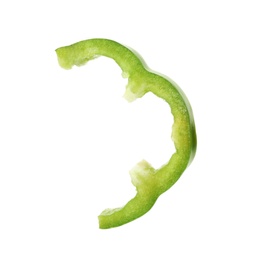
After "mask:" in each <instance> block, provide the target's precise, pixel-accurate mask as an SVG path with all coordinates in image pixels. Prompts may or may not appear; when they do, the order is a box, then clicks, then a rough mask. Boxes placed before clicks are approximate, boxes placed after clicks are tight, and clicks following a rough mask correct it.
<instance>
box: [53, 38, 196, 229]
mask: <svg viewBox="0 0 265 260" xmlns="http://www.w3.org/2000/svg"><path fill="white" fill-rule="evenodd" d="M56 53H57V57H58V62H59V64H60V66H61V67H62V68H64V69H71V68H72V66H73V65H76V66H81V65H84V64H85V63H86V62H88V61H89V60H92V59H94V58H96V57H98V56H106V57H109V58H112V59H113V60H115V61H116V63H117V64H118V65H119V66H120V68H121V69H122V72H123V76H124V77H127V78H128V84H127V86H126V92H125V98H126V99H127V100H128V101H133V100H134V99H136V98H140V97H142V96H143V95H145V94H146V93H147V92H152V93H153V94H155V95H156V96H157V97H159V98H162V99H164V100H165V101H166V102H167V103H168V104H169V106H170V109H171V113H172V115H173V126H172V140H173V142H174V145H175V149H176V151H175V152H174V153H173V155H172V156H171V158H170V159H169V161H168V162H167V164H165V165H163V166H162V167H161V168H159V169H154V168H153V167H152V166H151V165H150V164H149V163H148V162H146V161H141V162H140V163H138V164H137V165H136V166H135V167H134V168H133V169H132V170H131V171H130V175H131V180H132V183H133V185H134V186H135V187H136V191H137V193H136V195H135V197H134V198H132V199H131V200H130V201H129V202H128V203H127V204H126V205H125V206H123V207H121V208H116V209H106V210H104V211H103V212H102V213H101V214H100V215H99V216H98V219H99V227H100V228H101V229H107V228H113V227H118V226H121V225H123V224H126V223H128V222H130V221H133V220H135V219H137V218H139V217H141V216H142V215H144V214H145V213H146V212H148V211H149V210H150V209H151V208H152V206H153V205H154V203H155V202H156V200H157V198H158V197H159V196H160V195H161V194H162V193H164V192H165V191H167V190H168V189H169V188H170V187H171V186H172V185H173V184H175V182H176V181H177V180H178V179H179V177H180V176H181V174H182V173H183V172H184V170H185V169H186V168H187V167H188V165H189V164H190V163H191V162H192V160H193V158H194V156H195V152H196V145H197V141H196V131H195V124H194V119H193V113H192V109H191V106H190V104H189V102H188V100H187V98H186V96H185V95H184V93H183V92H182V90H181V89H180V88H179V87H178V86H177V84H175V83H174V82H173V81H171V80H170V79H168V78H166V77H165V76H161V75H159V74H157V73H155V72H153V71H151V70H150V69H149V68H148V67H147V66H146V64H145V63H144V61H143V59H142V58H141V57H140V56H139V55H138V54H137V53H136V52H135V51H133V50H131V49H129V48H127V47H125V46H123V45H121V44H119V43H117V42H115V41H112V40H108V39H89V40H85V41H81V42H78V43H75V44H72V45H69V46H65V47H61V48H58V49H56Z"/></svg>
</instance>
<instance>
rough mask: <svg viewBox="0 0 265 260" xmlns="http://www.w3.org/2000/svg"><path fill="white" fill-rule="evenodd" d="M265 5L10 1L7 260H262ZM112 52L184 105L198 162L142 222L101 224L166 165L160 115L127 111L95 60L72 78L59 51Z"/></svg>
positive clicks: (160, 110)
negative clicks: (130, 56)
mask: <svg viewBox="0 0 265 260" xmlns="http://www.w3.org/2000/svg"><path fill="white" fill-rule="evenodd" d="M264 13H265V8H264V6H263V1H257V0H251V1H235V0H229V1H226V0H225V1H206V0H203V1H191V0H190V1H189V0H188V1H168V0H164V1H144V0H141V1H136V0H135V1H121V0H112V1H107V0H98V1H91V0H87V1H80V0H75V1H66V0H65V1H56V0H55V1H42V2H41V1H29V0H25V1H2V2H1V4H0V27H1V31H0V35H1V41H0V259H3V260H9V259H27V260H30V259H49V260H52V259H56V260H58V259H64V260H66V259H79V260H81V259H103V257H108V258H109V259H154V258H155V259H169V260H171V259H182V260H186V259H189V260H190V259H204V260H206V259H209V260H210V259H211V260H212V259H255V260H261V259H265V247H264V245H265V224H264V222H265V221H264V219H265V210H264V206H265V189H264V184H265V178H264V174H265V166H264V149H263V147H264V145H265V141H264V131H265V124H264V112H265V105H264V88H265V77H264V76H265V47H264V46H265V37H264V32H265V28H264V27H265V16H264ZM98 37H101V38H109V39H113V40H116V41H118V42H120V43H122V44H124V45H127V46H130V47H132V48H133V49H135V50H137V51H138V52H139V53H140V54H141V55H142V56H143V57H144V59H145V61H146V62H147V64H148V65H149V67H150V68H152V69H153V70H155V71H159V72H161V73H163V74H165V75H167V76H169V77H170V78H172V79H173V80H174V81H175V82H177V83H178V85H179V86H180V87H181V88H182V89H183V91H184V92H185V93H186V95H187V96H188V98H189V100H190V103H191V105H192V107H193V111H194V116H195V120H196V126H197V135H198V150H197V154H196V157H195V160H194V161H193V163H192V164H191V166H190V167H189V168H188V169H187V170H186V171H185V173H184V174H183V176H182V177H181V178H180V180H179V181H178V182H177V183H176V184H175V185H174V186H173V187H172V188H171V189H170V190H169V191H168V192H166V193H165V194H163V195H162V196H161V197H160V198H159V200H158V201H157V203H156V204H155V206H154V207H153V209H152V210H151V211H150V212H149V213H147V214H146V215H145V216H143V217H142V218H140V219H138V220H136V221H134V222H131V223H129V224H127V225H124V226H122V227H119V228H114V229H110V230H100V229H99V228H98V222H97V215H98V214H100V212H101V211H102V210H104V209H105V208H108V207H119V206H122V205H123V204H124V203H126V202H127V201H128V200H129V199H130V198H132V197H133V196H134V194H135V190H134V187H133V186H132V184H131V183H130V176H129V174H128V172H129V170H130V169H131V168H132V167H133V166H134V165H135V164H136V163H137V162H138V161H140V160H141V159H143V158H144V159H146V160H148V161H149V162H150V163H151V164H153V166H155V167H159V166H161V165H162V164H163V163H165V162H166V161H167V159H168V158H169V157H170V155H171V153H172V149H173V147H172V142H171V140H170V134H171V124H172V117H171V114H170V112H169V108H168V106H167V104H166V103H165V102H163V101H162V100H159V99H158V98H155V97H154V96H152V95H146V96H145V97H143V98H142V99H139V100H137V101H135V102H133V103H127V101H126V100H124V99H123V98H122V95H123V93H124V90H125V85H126V80H125V79H123V78H122V77H121V71H120V68H119V67H118V66H117V65H116V64H115V63H114V62H113V61H112V60H108V59H107V58H103V57H102V58H99V59H97V60H94V61H92V62H90V63H88V64H87V65H86V66H84V67H81V68H73V69H72V70H69V71H65V70H63V69H61V68H60V67H59V65H58V63H57V58H56V54H55V51H54V50H55V49H56V48H58V47H61V46H64V45H68V44H72V43H75V42H78V41H80V40H85V39H89V38H98Z"/></svg>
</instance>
